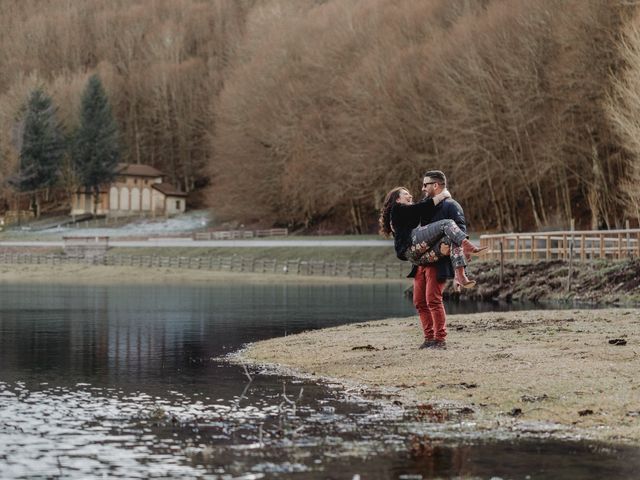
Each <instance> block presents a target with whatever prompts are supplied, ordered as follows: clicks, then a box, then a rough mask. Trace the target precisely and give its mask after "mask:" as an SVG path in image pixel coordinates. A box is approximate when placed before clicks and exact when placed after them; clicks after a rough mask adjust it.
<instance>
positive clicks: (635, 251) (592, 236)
mask: <svg viewBox="0 0 640 480" xmlns="http://www.w3.org/2000/svg"><path fill="white" fill-rule="evenodd" d="M480 245H481V246H486V247H489V249H488V253H487V255H486V256H484V257H483V258H486V259H498V260H499V259H501V258H503V259H504V260H553V259H569V258H573V259H576V260H578V259H579V260H581V261H585V260H594V259H618V260H619V259H624V258H631V257H640V229H627V230H582V231H557V232H530V233H505V234H498V235H481V236H480Z"/></svg>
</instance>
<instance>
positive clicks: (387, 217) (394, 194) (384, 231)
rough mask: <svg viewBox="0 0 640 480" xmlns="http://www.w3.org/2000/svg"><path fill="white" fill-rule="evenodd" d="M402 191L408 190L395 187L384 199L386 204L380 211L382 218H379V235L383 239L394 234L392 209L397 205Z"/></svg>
mask: <svg viewBox="0 0 640 480" xmlns="http://www.w3.org/2000/svg"><path fill="white" fill-rule="evenodd" d="M402 190H407V189H406V188H405V187H395V188H394V189H393V190H391V191H390V192H389V193H387V196H386V197H384V203H383V204H382V209H381V210H380V218H378V224H379V225H380V230H379V233H380V235H382V236H383V237H388V236H390V235H391V234H392V233H393V230H391V209H392V208H393V206H394V205H395V204H396V201H397V200H398V197H399V196H400V192H401V191H402ZM407 191H408V190H407Z"/></svg>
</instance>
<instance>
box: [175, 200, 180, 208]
mask: <svg viewBox="0 0 640 480" xmlns="http://www.w3.org/2000/svg"><path fill="white" fill-rule="evenodd" d="M176 210H180V200H176Z"/></svg>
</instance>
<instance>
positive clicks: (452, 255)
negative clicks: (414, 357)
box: [379, 170, 483, 349]
mask: <svg viewBox="0 0 640 480" xmlns="http://www.w3.org/2000/svg"><path fill="white" fill-rule="evenodd" d="M422 192H423V193H424V195H425V197H424V199H422V200H421V201H419V202H417V203H414V202H413V197H412V196H411V193H409V191H408V190H407V189H406V188H404V187H396V188H394V189H393V190H391V191H390V192H389V193H388V194H387V196H386V198H385V201H384V204H383V206H382V211H381V213H380V219H379V223H380V233H381V234H382V235H384V236H393V239H394V247H395V250H396V255H397V256H398V258H399V259H401V260H405V261H410V262H411V263H412V264H413V269H412V270H411V273H410V274H409V277H413V279H414V280H413V303H414V305H415V307H416V309H417V310H418V314H419V315H420V323H421V324H422V330H423V333H424V342H423V343H422V345H420V348H439V349H444V348H446V341H445V339H446V336H447V319H446V313H445V310H444V304H443V302H442V292H443V290H444V286H445V284H446V281H447V279H450V278H453V280H454V287H455V288H456V290H460V289H462V288H473V287H474V286H475V284H476V282H475V281H474V280H470V279H469V278H468V277H467V275H466V272H465V267H466V266H467V262H468V261H469V260H470V258H471V255H472V254H475V253H479V252H480V251H481V250H483V249H481V248H479V247H477V246H475V245H473V244H472V243H471V242H470V241H469V239H468V238H467V233H466V230H467V229H466V222H465V218H464V212H463V211H462V207H461V206H460V204H459V203H458V202H456V201H455V200H453V198H451V194H450V193H449V191H448V190H447V178H446V176H445V174H444V173H443V172H441V171H440V170H431V171H428V172H426V173H425V174H424V179H423V182H422Z"/></svg>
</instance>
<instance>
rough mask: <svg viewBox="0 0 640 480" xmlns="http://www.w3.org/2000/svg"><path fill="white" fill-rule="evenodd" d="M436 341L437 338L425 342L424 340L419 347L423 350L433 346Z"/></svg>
mask: <svg viewBox="0 0 640 480" xmlns="http://www.w3.org/2000/svg"><path fill="white" fill-rule="evenodd" d="M434 343H435V340H425V341H424V342H422V345H420V346H419V347H418V349H419V350H422V349H423V348H431V347H432V346H433V344H434Z"/></svg>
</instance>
